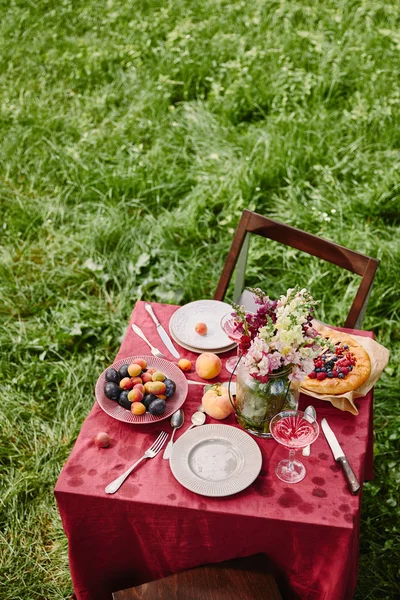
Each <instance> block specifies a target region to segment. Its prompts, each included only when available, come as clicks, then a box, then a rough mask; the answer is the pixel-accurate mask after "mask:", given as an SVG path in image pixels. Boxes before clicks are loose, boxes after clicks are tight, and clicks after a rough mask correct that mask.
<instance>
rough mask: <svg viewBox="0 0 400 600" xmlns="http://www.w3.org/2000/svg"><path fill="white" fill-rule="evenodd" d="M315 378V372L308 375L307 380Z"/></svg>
mask: <svg viewBox="0 0 400 600" xmlns="http://www.w3.org/2000/svg"><path fill="white" fill-rule="evenodd" d="M316 376H317V374H316V372H315V371H311V373H310V374H309V378H310V379H315V378H316Z"/></svg>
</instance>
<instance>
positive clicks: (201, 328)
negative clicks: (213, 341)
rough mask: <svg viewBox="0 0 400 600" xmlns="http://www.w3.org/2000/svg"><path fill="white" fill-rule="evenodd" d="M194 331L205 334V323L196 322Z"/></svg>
mask: <svg viewBox="0 0 400 600" xmlns="http://www.w3.org/2000/svg"><path fill="white" fill-rule="evenodd" d="M195 331H196V332H197V333H198V334H199V335H206V333H207V325H206V324H205V323H197V325H196V326H195Z"/></svg>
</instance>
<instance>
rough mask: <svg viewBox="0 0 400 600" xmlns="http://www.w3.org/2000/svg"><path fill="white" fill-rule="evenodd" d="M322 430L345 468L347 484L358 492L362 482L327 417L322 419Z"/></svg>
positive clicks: (335, 456) (337, 458) (336, 458)
mask: <svg viewBox="0 0 400 600" xmlns="http://www.w3.org/2000/svg"><path fill="white" fill-rule="evenodd" d="M321 427H322V431H323V432H324V435H325V437H326V440H327V442H328V444H329V447H330V449H331V450H332V454H333V456H334V458H335V460H336V462H338V463H339V464H340V466H341V467H342V469H343V473H344V476H345V478H346V481H347V485H348V487H349V490H350V491H351V493H352V494H357V492H358V491H359V490H360V487H361V486H360V484H359V482H358V479H357V477H356V476H355V474H354V471H353V469H352V468H351V466H350V464H349V461H348V460H347V458H346V456H345V454H344V452H343V450H342V448H341V447H340V444H339V442H338V441H337V438H336V435H335V434H334V433H333V431H332V429H331V428H330V427H329V425H328V421H327V420H326V419H322V421H321Z"/></svg>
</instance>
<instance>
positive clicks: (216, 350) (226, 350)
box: [170, 330, 237, 354]
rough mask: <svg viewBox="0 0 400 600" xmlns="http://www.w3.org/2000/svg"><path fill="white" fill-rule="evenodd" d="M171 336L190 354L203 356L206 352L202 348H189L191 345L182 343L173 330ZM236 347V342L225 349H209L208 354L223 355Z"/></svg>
mask: <svg viewBox="0 0 400 600" xmlns="http://www.w3.org/2000/svg"><path fill="white" fill-rule="evenodd" d="M170 335H171V337H172V339H173V340H175V342H176V343H177V344H179V345H180V346H182V348H185V349H186V350H190V352H195V353H196V354H201V353H202V352H204V350H203V349H202V348H196V347H195V346H189V344H184V343H183V342H181V340H178V338H177V337H176V336H175V335H174V334H173V333H172V331H171V330H170ZM236 346H237V344H236V342H231V345H230V346H227V347H225V348H208V349H207V352H213V353H214V354H222V353H223V352H229V350H233V349H234V348H236Z"/></svg>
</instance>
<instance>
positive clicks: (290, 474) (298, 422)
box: [269, 410, 319, 483]
mask: <svg viewBox="0 0 400 600" xmlns="http://www.w3.org/2000/svg"><path fill="white" fill-rule="evenodd" d="M269 428H270V432H271V435H272V437H273V438H274V439H275V440H276V441H277V442H279V444H282V446H285V447H286V448H288V449H289V458H286V459H283V460H281V461H280V462H279V463H278V464H277V465H276V467H275V473H276V475H277V477H279V479H281V480H282V481H285V483H298V482H299V481H301V480H302V479H304V477H305V476H306V468H305V466H304V465H303V463H302V462H300V461H299V460H295V459H294V457H295V454H296V450H299V449H300V448H305V447H306V446H309V445H310V444H312V443H313V442H315V440H316V439H317V437H318V434H319V426H318V423H317V421H316V420H315V419H314V417H312V416H311V415H309V414H307V413H305V412H302V411H301V410H284V411H283V412H280V413H278V414H277V415H275V417H273V418H272V419H271V423H270V426H269Z"/></svg>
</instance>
